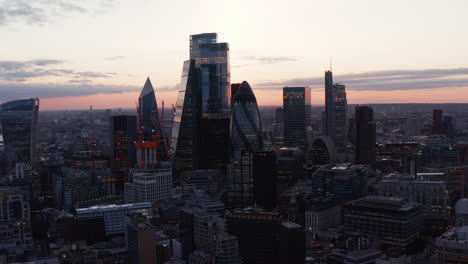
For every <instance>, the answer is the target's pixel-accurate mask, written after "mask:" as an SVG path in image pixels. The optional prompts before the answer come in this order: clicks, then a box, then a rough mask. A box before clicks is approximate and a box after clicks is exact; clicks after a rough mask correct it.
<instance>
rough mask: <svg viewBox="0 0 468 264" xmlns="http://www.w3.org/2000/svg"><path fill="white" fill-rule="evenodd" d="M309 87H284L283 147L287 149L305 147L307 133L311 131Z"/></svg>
mask: <svg viewBox="0 0 468 264" xmlns="http://www.w3.org/2000/svg"><path fill="white" fill-rule="evenodd" d="M310 100H311V95H310V88H309V87H284V88H283V109H284V145H285V146H287V147H299V148H303V149H305V147H306V146H307V143H308V142H307V131H308V129H311V124H310V122H311V121H310V114H311V105H310Z"/></svg>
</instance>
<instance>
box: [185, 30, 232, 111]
mask: <svg viewBox="0 0 468 264" xmlns="http://www.w3.org/2000/svg"><path fill="white" fill-rule="evenodd" d="M190 59H194V60H195V64H196V67H197V68H200V71H201V100H202V115H203V117H208V118H211V117H224V118H228V117H229V103H230V96H231V93H230V83H231V80H230V78H231V72H230V65H229V44H228V43H217V34H216V33H204V34H198V35H191V36H190Z"/></svg>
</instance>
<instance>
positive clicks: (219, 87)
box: [0, 33, 468, 264]
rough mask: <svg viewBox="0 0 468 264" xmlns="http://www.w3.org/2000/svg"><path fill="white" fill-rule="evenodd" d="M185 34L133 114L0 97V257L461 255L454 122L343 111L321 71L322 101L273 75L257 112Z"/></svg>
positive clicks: (465, 151)
mask: <svg viewBox="0 0 468 264" xmlns="http://www.w3.org/2000/svg"><path fill="white" fill-rule="evenodd" d="M189 40H190V41H189V49H190V57H189V59H188V60H186V61H184V62H183V64H182V72H181V79H180V83H179V85H178V88H177V90H178V91H177V92H178V96H177V102H176V103H175V104H174V105H173V106H172V109H171V110H172V111H168V112H166V113H165V112H164V111H165V109H164V101H162V103H161V105H160V106H158V100H157V98H156V96H157V89H156V90H155V89H154V87H153V84H152V82H151V80H150V79H149V78H147V79H146V81H145V83H144V84H143V87H142V90H141V93H140V95H139V97H138V98H135V99H136V101H137V107H136V114H135V113H134V112H135V111H134V110H133V111H126V112H125V113H123V112H124V111H122V110H121V109H119V110H118V114H114V115H112V111H111V110H105V111H102V112H101V113H97V111H95V110H93V109H92V107H91V108H90V110H89V111H87V112H80V111H77V112H76V113H74V114H76V116H77V118H70V119H68V118H67V116H66V114H67V113H66V112H65V114H62V113H48V114H49V115H50V116H52V118H50V120H44V121H43V122H44V123H43V124H47V125H49V126H50V127H54V128H58V129H56V130H54V131H48V130H50V129H48V128H47V127H46V126H47V125H44V126H45V128H42V129H41V128H40V126H39V127H38V110H39V99H37V98H30V99H25V100H15V101H10V102H5V103H3V104H1V105H0V175H1V176H2V177H4V179H3V178H1V179H0V180H1V185H3V186H1V187H0V202H1V206H0V216H1V217H0V226H1V228H2V232H1V234H2V236H1V237H0V263H8V262H18V261H25V260H31V261H33V263H45V261H48V262H47V263H49V262H50V263H86V264H88V263H145V264H146V263H153V264H154V263H168V264H171V263H172V264H182V263H186V264H187V263H188V264H199V263H203V264H206V263H220V264H240V263H246V264H250V263H255V264H258V263H269V264H271V263H280V264H283V263H284V264H286V263H288V264H289V263H297V264H299V263H300V264H303V263H381V264H383V263H410V260H411V257H409V255H415V254H419V255H420V256H419V255H418V256H417V257H421V258H420V259H419V260H421V259H423V261H422V262H421V261H419V262H418V263H424V261H429V260H431V261H432V260H434V259H437V261H439V262H438V263H466V256H467V255H468V253H467V252H468V247H467V246H466V241H468V235H467V233H468V231H467V228H468V227H467V225H468V200H467V199H466V198H464V197H466V196H467V195H468V191H467V190H468V187H465V186H468V177H467V175H466V171H467V170H465V169H466V167H467V164H468V147H467V145H466V143H460V142H459V141H458V142H457V140H456V138H455V135H458V136H459V137H463V136H465V134H463V133H468V132H467V131H468V125H467V126H466V128H465V129H464V128H462V129H460V128H457V127H456V126H455V124H454V123H455V122H454V118H455V117H452V116H443V112H442V110H440V109H436V110H433V112H432V115H431V116H430V117H429V122H423V117H422V116H423V115H424V114H421V113H419V112H418V113H414V112H411V113H410V114H409V119H408V118H406V116H404V117H401V116H399V113H398V111H396V110H394V108H393V106H391V107H386V108H385V110H378V109H377V110H376V108H378V107H379V106H372V107H371V106H368V105H366V106H363V105H356V106H354V108H352V109H351V108H350V111H348V108H349V107H348V102H347V96H346V86H345V85H344V84H341V83H336V82H334V80H333V73H332V71H331V69H330V70H327V71H325V76H324V91H325V105H324V107H320V108H318V107H317V108H313V107H312V106H311V99H312V98H311V97H312V91H311V88H310V87H307V86H295V87H289V86H286V87H283V88H282V99H283V104H282V106H281V107H278V108H271V109H270V108H265V109H266V110H265V109H263V108H262V109H260V110H262V111H260V110H259V106H258V103H257V97H256V95H255V93H254V89H253V88H252V87H251V85H250V84H249V83H248V82H247V81H242V82H238V83H237V82H236V83H231V77H230V58H229V44H228V43H224V42H218V36H217V34H216V33H205V34H197V35H192V36H190V39H189ZM388 109H390V110H388ZM431 110H432V108H431ZM421 112H422V111H421ZM427 112H428V111H427ZM395 116H396V117H395ZM426 119H427V118H426ZM408 120H410V121H408ZM62 123H66V125H61V124H62ZM467 124H468V123H467ZM466 135H468V134H466ZM377 142H379V143H377ZM467 142H468V141H467ZM450 225H455V226H456V228H450ZM447 227H448V228H447ZM447 230H448V231H447ZM446 231H447V232H446ZM444 232H445V234H443V233H444ZM437 236H440V237H439V238H438V239H437V240H435V237H437ZM428 237H432V238H434V240H435V242H436V243H435V244H434V243H432V244H431V245H427V249H429V250H425V251H421V250H419V249H415V248H417V247H418V245H419V244H418V243H420V242H419V241H422V240H428ZM80 241H81V242H80ZM82 241H85V242H82ZM376 245H378V246H376ZM431 249H434V250H431ZM418 250H419V251H418ZM432 251H434V252H435V253H434V256H432V258H431V259H429V255H431V254H432ZM414 252H416V253H414ZM44 257H45V258H46V259H42V258H44ZM306 257H307V258H306ZM41 261H43V262H41Z"/></svg>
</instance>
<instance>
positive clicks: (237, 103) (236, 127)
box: [231, 81, 263, 151]
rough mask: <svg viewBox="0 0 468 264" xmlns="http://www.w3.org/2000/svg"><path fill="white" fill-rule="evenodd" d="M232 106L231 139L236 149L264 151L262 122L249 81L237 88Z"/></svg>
mask: <svg viewBox="0 0 468 264" xmlns="http://www.w3.org/2000/svg"><path fill="white" fill-rule="evenodd" d="M236 90H237V91H236V94H235V95H234V97H233V99H232V106H231V110H232V111H231V141H232V146H233V149H234V151H237V150H251V151H262V150H263V140H262V124H261V122H260V113H259V111H258V106H257V99H256V98H255V95H254V93H253V91H252V88H251V87H250V85H249V83H248V82H246V81H244V82H242V83H241V85H240V86H239V87H238V88H237V89H236Z"/></svg>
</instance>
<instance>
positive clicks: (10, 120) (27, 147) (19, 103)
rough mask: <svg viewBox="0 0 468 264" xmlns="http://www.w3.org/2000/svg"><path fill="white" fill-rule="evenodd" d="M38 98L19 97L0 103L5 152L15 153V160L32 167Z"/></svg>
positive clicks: (34, 153) (34, 155)
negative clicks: (18, 98)
mask: <svg viewBox="0 0 468 264" xmlns="http://www.w3.org/2000/svg"><path fill="white" fill-rule="evenodd" d="M38 114H39V99H37V98H30V99H20V100H14V101H9V102H6V103H3V104H1V105H0V124H1V125H2V131H3V140H4V148H5V152H8V153H13V154H14V155H15V157H16V158H15V162H26V163H29V164H31V166H32V167H33V168H34V167H35V165H36V162H37V153H36V152H37V149H36V141H37V119H38Z"/></svg>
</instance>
